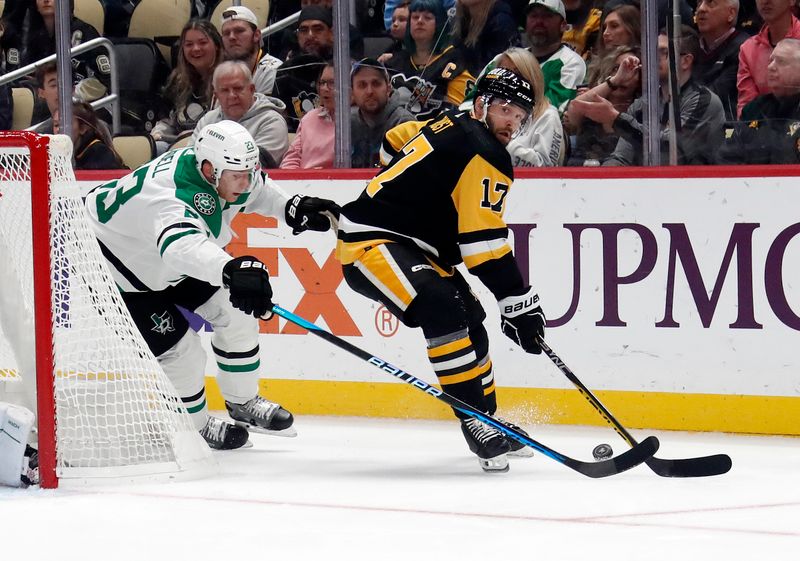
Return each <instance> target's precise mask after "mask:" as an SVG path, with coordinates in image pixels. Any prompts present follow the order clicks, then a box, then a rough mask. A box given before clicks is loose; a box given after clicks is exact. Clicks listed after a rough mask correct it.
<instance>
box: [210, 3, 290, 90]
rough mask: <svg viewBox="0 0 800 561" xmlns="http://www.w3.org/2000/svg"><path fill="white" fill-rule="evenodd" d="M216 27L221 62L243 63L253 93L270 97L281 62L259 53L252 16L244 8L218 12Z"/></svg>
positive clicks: (258, 37)
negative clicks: (247, 70) (252, 85)
mask: <svg viewBox="0 0 800 561" xmlns="http://www.w3.org/2000/svg"><path fill="white" fill-rule="evenodd" d="M220 25H221V27H220V29H221V30H222V33H221V34H222V43H223V47H224V52H225V60H240V61H242V62H244V63H245V64H246V65H247V66H248V68H250V72H251V73H252V74H253V84H254V85H255V87H256V91H257V92H258V93H262V94H264V95H270V94H271V93H272V89H273V88H274V87H275V76H276V72H277V68H278V67H279V66H280V65H281V60H280V59H278V58H275V57H274V56H272V55H270V54H269V53H265V52H263V51H262V50H261V29H260V28H259V27H258V18H256V15H255V14H254V13H253V12H252V11H251V10H250V9H249V8H246V7H244V6H231V7H230V8H228V9H227V10H225V11H224V12H222V22H221V24H220Z"/></svg>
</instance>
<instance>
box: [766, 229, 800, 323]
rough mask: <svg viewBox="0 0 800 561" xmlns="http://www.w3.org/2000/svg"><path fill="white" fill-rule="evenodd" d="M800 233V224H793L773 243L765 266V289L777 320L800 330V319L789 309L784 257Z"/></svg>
mask: <svg viewBox="0 0 800 561" xmlns="http://www.w3.org/2000/svg"><path fill="white" fill-rule="evenodd" d="M798 233H800V223H798V224H792V225H791V226H789V227H788V228H786V229H785V230H784V231H783V232H781V233H780V234H778V236H777V237H776V238H775V241H774V242H772V245H771V246H770V248H769V251H768V252H767V262H766V264H765V265H764V287H765V289H766V291H767V301H768V302H769V305H770V308H772V311H773V312H775V315H776V316H777V318H778V319H779V320H781V321H782V322H783V323H784V324H786V325H787V326H789V327H791V328H792V329H797V330H800V317H798V316H797V314H796V313H795V312H794V311H793V310H792V309H791V308H790V307H789V302H788V300H787V299H786V291H785V290H784V286H783V257H784V254H785V253H786V246H787V245H789V242H790V241H791V240H792V238H794V237H795V236H796V235H797V234H798Z"/></svg>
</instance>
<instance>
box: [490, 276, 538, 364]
mask: <svg viewBox="0 0 800 561" xmlns="http://www.w3.org/2000/svg"><path fill="white" fill-rule="evenodd" d="M498 305H499V306H500V327H501V328H502V329H503V333H505V334H506V336H507V337H508V338H509V339H511V340H512V341H514V342H515V343H516V344H517V345H519V346H520V347H522V348H523V350H525V351H526V352H529V353H533V354H536V355H538V354H539V353H541V352H542V347H541V345H540V344H539V339H544V322H545V319H544V312H543V311H542V308H541V306H539V296H538V295H537V294H536V293H535V292H534V291H533V289H532V288H528V291H527V292H525V293H524V294H520V295H519V296H506V297H505V298H503V299H502V300H500V301H499V302H498Z"/></svg>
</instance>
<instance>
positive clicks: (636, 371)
mask: <svg viewBox="0 0 800 561" xmlns="http://www.w3.org/2000/svg"><path fill="white" fill-rule="evenodd" d="M726 169H727V170H728V174H729V175H733V174H734V173H735V172H736V168H726ZM731 170H733V172H734V173H732V171H731ZM593 171H594V170H593ZM600 171H601V170H596V172H600ZM629 172H634V170H629ZM710 172H711V170H710V169H709V170H706V171H704V173H706V174H707V173H710ZM534 173H536V172H534V171H531V172H527V176H528V177H522V178H518V179H517V180H516V181H515V183H514V185H513V187H512V190H511V193H510V195H509V196H508V198H507V201H506V213H505V218H506V221H507V223H508V224H509V227H510V230H511V239H512V240H513V247H514V249H515V255H516V257H517V261H518V262H519V264H520V267H521V268H522V270H523V275H526V276H527V277H528V279H529V282H530V284H531V285H532V286H534V287H535V288H536V290H537V291H538V293H539V295H540V297H541V302H542V308H543V309H544V311H545V314H546V316H547V319H548V329H547V333H546V338H547V340H548V342H549V344H550V345H551V347H553V349H554V350H555V351H556V352H557V353H558V354H559V355H560V356H561V358H562V359H563V360H564V361H565V362H566V364H567V365H569V366H570V368H572V370H573V371H575V373H576V374H577V375H578V377H579V378H580V379H581V380H582V381H583V383H584V384H586V385H587V386H588V387H590V388H591V389H592V390H597V391H599V394H598V395H600V396H605V397H601V399H603V400H604V401H605V402H606V404H607V405H608V406H609V407H610V408H611V409H612V411H614V412H615V414H616V415H617V416H618V417H619V418H623V419H625V420H628V418H627V417H626V411H627V412H628V413H629V414H630V415H631V417H632V418H631V419H630V421H629V422H632V423H633V424H634V425H636V423H637V422H639V421H641V423H642V425H641V426H658V427H662V428H678V429H690V430H691V429H701V430H730V431H738V432H768V433H782V434H798V433H800V423H799V422H798V420H800V358H798V357H800V353H799V352H798V349H797V347H798V343H800V286H799V285H800V213H798V208H800V185H798V182H797V180H796V178H795V177H792V176H791V173H789V172H787V174H786V176H783V177H668V178H664V177H647V178H642V177H632V176H629V177H625V176H624V175H625V174H621V175H623V177H620V178H613V179H607V178H601V177H600V175H602V174H600V173H595V174H593V175H594V177H585V176H584V177H578V178H569V179H564V178H559V177H557V176H558V173H557V170H549V171H548V172H547V175H548V177H546V178H530V175H532V174H534ZM573 174H574V173H573ZM329 175H330V176H332V178H325V176H320V178H318V177H317V176H313V175H312V177H311V178H307V179H301V180H298V179H287V178H286V176H285V175H284V174H275V179H276V181H277V182H278V183H279V184H280V185H281V187H282V188H283V189H284V190H285V191H286V192H287V193H290V194H293V193H303V194H308V195H316V196H324V197H327V198H331V199H334V200H336V201H337V202H339V203H340V204H344V203H345V202H347V201H349V200H352V199H354V198H356V197H357V196H358V195H359V194H360V192H361V191H362V189H363V188H364V185H365V184H366V181H367V179H366V178H367V176H366V175H363V176H361V177H359V178H356V179H354V178H353V177H354V176H356V174H355V172H343V173H342V174H340V175H339V176H338V177H344V178H343V179H338V178H337V173H336V172H331V173H330V174H329ZM628 175H633V174H632V173H629V174H628ZM687 175H688V174H687ZM295 177H296V176H295ZM431 180H432V181H434V180H435V179H434V178H431ZM432 188H433V185H432ZM419 204H421V205H424V204H425V201H424V200H421V201H420V202H419ZM234 225H235V229H236V233H237V235H238V239H236V240H235V241H234V242H233V243H232V244H231V246H229V251H230V252H231V253H233V254H234V255H247V254H250V255H255V256H256V257H258V258H259V259H261V260H263V261H264V262H265V263H266V264H267V266H268V267H269V270H270V275H271V278H272V281H273V288H274V292H275V302H276V303H278V304H279V305H280V306H282V307H284V308H286V309H288V310H289V311H291V312H293V313H295V314H297V315H299V316H301V317H303V318H304V319H306V320H309V321H311V322H313V323H316V324H318V325H320V326H321V327H324V328H325V329H328V330H330V331H331V332H333V333H334V334H336V335H338V336H340V337H343V338H345V339H347V340H349V341H350V342H352V343H354V344H355V345H357V346H359V347H361V348H363V349H365V350H367V351H369V352H371V353H373V354H375V355H376V356H378V357H380V358H382V359H384V360H386V361H388V362H390V363H392V364H394V365H395V366H398V367H400V368H403V369H404V370H406V371H408V372H410V373H412V374H414V375H416V376H418V377H420V378H423V379H425V380H427V381H428V382H431V383H435V382H436V379H435V376H434V375H433V372H432V370H431V368H430V365H429V364H428V363H427V360H426V354H425V342H424V338H423V336H422V333H421V332H420V331H419V330H414V329H408V328H406V327H404V326H402V325H398V322H397V320H396V319H395V318H394V317H393V316H392V315H391V314H390V313H388V311H387V310H386V309H385V308H383V307H382V306H380V305H379V304H377V303H374V302H371V301H369V300H367V299H365V298H363V297H361V296H360V295H358V294H356V293H354V292H353V291H352V290H351V289H350V288H349V287H348V286H347V285H346V283H345V282H344V280H343V278H342V272H341V267H340V265H339V263H338V262H337V261H336V259H335V257H334V253H333V250H334V245H335V236H334V234H333V233H331V232H328V233H315V232H307V233H304V234H301V235H299V236H293V235H292V234H291V232H290V230H289V229H288V228H286V227H285V226H284V225H282V224H281V225H279V224H278V222H277V221H276V220H274V219H270V218H264V217H260V216H255V215H249V216H245V215H242V216H240V217H238V218H237V220H236V221H235V222H234ZM463 272H464V273H465V276H467V278H468V279H469V280H470V282H471V283H472V285H473V287H474V289H475V291H476V293H477V294H478V295H479V296H480V298H481V300H482V302H483V304H484V307H485V308H486V310H487V314H488V318H487V321H486V327H487V330H488V332H489V337H490V341H491V347H490V348H491V353H492V360H493V362H494V373H495V381H496V384H497V386H498V395H499V399H500V402H501V407H502V404H503V403H506V404H508V403H511V404H513V406H514V407H515V408H516V409H520V408H526V404H531V406H530V408H531V409H536V410H538V414H537V415H534V417H533V419H534V420H542V421H551V422H579V423H582V422H595V421H593V420H590V419H592V416H591V415H592V412H591V411H590V410H589V406H588V404H586V403H585V402H583V403H582V404H581V405H580V406H579V407H580V410H581V414H578V413H575V414H573V413H571V411H572V408H573V407H578V406H575V405H574V404H575V403H581V398H580V397H577V398H576V397H575V396H576V395H577V391H575V390H574V388H573V386H572V385H571V384H570V383H569V382H568V381H567V380H566V379H565V378H564V376H563V375H562V374H561V373H560V372H559V371H558V370H557V369H556V368H555V367H554V365H553V364H552V363H551V362H550V361H549V360H548V359H547V358H546V357H544V356H535V355H529V354H526V353H524V352H522V351H521V350H520V349H519V348H517V347H516V346H514V344H513V343H512V342H511V341H510V340H509V339H507V338H505V336H503V334H502V333H501V331H500V327H499V314H498V309H497V304H496V302H495V301H494V299H493V297H492V295H491V293H489V291H488V290H486V289H485V288H484V287H483V286H482V285H481V283H480V281H479V280H478V279H477V278H475V277H472V276H471V275H469V273H467V272H466V270H465V269H464V271H463ZM261 329H262V334H263V335H262V364H264V368H265V370H264V373H263V376H264V377H265V378H268V379H271V380H276V381H282V383H281V384H279V387H281V388H287V387H289V386H287V385H286V384H287V383H288V382H289V381H293V380H294V381H298V382H299V381H316V382H330V383H333V385H331V388H334V387H335V388H339V389H341V388H349V390H351V392H352V393H351V394H349V397H348V399H349V400H350V403H349V404H348V406H349V408H345V409H344V410H345V411H349V412H351V413H352V412H355V413H356V414H357V413H358V412H359V409H358V408H357V407H356V408H355V409H354V408H353V407H352V406H353V401H358V400H361V399H363V400H365V401H369V400H378V399H379V398H381V392H382V391H384V389H385V388H386V387H388V386H392V385H397V383H396V382H394V381H393V380H392V379H391V376H390V375H388V374H386V373H381V372H380V371H376V370H375V369H374V368H373V367H372V366H370V365H369V364H367V363H365V362H362V361H360V360H359V359H357V358H354V357H352V356H350V355H348V354H346V353H345V352H344V351H341V350H340V349H338V348H336V347H335V346H333V345H331V344H330V343H328V342H326V341H323V340H322V339H319V338H317V337H314V336H312V335H308V334H307V333H306V332H305V330H303V329H301V328H298V327H297V326H295V325H293V324H289V323H286V322H285V321H284V320H279V319H278V318H275V319H273V320H271V321H270V322H262V323H261ZM205 339H206V342H208V338H207V337H206V338H205ZM214 369H215V366H214V364H213V362H212V361H209V363H208V375H209V376H213V372H214ZM359 382H360V383H362V384H361V385H359V384H358V383H359ZM336 383H338V384H336ZM363 383H369V386H368V389H366V390H364V391H356V390H354V389H353V388H358V387H364V386H363ZM384 383H385V384H386V385H385V386H384ZM266 386H267V387H269V384H266ZM302 387H303V386H302V385H298V386H296V388H302ZM309 387H310V386H309ZM317 387H318V386H317ZM297 391H301V390H300V389H298V390H297ZM337 391H338V390H337ZM392 391H397V389H396V388H394V389H393V390H392ZM400 391H401V392H402V391H406V392H409V393H415V392H414V391H413V390H412V389H410V388H403V389H402V390H400ZM392 395H396V394H392ZM423 398H424V396H423ZM326 399H329V400H333V401H334V402H335V401H336V395H335V391H334V390H331V395H328V396H326ZM575 399H577V401H574V400H575ZM431 401H433V400H431ZM393 404H394V405H397V404H396V403H393V401H392V398H387V399H385V404H384V408H385V410H384V411H382V412H378V414H386V415H388V416H392V415H395V414H397V415H399V416H404V415H408V416H429V415H428V414H427V413H424V412H422V413H419V412H415V411H413V410H412V411H409V410H408V409H407V408H401V409H402V410H399V409H398V410H394V409H393ZM612 405H613V407H611V406H612ZM428 406H430V407H433V408H434V409H436V413H434V414H432V415H430V416H435V417H447V416H448V412H447V410H446V408H444V407H442V406H441V404H438V405H437V404H436V403H434V404H433V405H429V404H426V407H428ZM301 409H302V407H301ZM583 409H586V411H585V412H586V413H587V416H586V417H584V416H583V412H584V411H583ZM308 411H309V412H312V413H319V412H324V413H335V411H336V404H335V403H333V404H331V403H328V406H327V408H324V407H323V408H321V409H320V408H315V407H313V406H310V407H309V408H308ZM365 411H368V412H367V414H375V410H374V409H369V408H367V409H365ZM620 411H621V412H620ZM301 412H302V411H301ZM595 415H596V414H595ZM648 422H649V425H648Z"/></svg>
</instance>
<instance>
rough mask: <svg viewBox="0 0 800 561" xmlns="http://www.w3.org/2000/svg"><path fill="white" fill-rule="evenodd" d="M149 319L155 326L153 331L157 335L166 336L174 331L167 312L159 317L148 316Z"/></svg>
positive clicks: (170, 317)
mask: <svg viewBox="0 0 800 561" xmlns="http://www.w3.org/2000/svg"><path fill="white" fill-rule="evenodd" d="M150 319H151V320H153V323H154V324H155V327H153V331H155V332H156V333H158V334H159V335H166V334H167V333H169V332H170V331H175V327H174V326H173V325H172V316H171V315H169V312H167V311H165V312H164V313H163V314H161V315H158V314H153V315H151V316H150Z"/></svg>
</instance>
